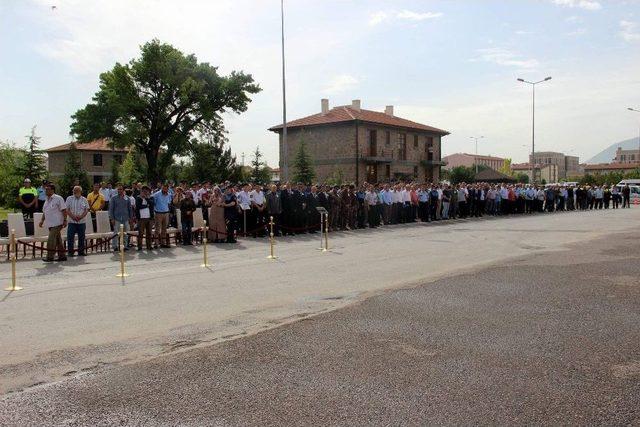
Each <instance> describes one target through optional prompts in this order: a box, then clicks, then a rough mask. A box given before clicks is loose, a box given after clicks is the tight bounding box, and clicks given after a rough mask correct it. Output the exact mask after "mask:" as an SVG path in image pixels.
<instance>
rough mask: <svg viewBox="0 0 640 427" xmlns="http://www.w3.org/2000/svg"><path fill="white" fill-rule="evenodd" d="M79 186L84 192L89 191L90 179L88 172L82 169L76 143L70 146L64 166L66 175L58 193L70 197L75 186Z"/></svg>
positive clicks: (60, 183)
mask: <svg viewBox="0 0 640 427" xmlns="http://www.w3.org/2000/svg"><path fill="white" fill-rule="evenodd" d="M74 185H79V186H81V187H82V191H83V192H85V193H86V192H87V191H89V185H90V184H89V177H88V176H87V172H85V171H84V170H83V169H82V163H81V162H80V154H78V148H77V147H76V144H75V143H74V142H72V143H71V145H70V146H69V154H68V155H67V160H66V161H65V164H64V175H62V178H60V181H59V182H58V187H57V188H56V192H57V193H58V194H60V195H62V196H65V197H66V196H68V195H70V194H71V193H72V190H73V186H74Z"/></svg>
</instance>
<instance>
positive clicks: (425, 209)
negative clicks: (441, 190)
mask: <svg viewBox="0 0 640 427" xmlns="http://www.w3.org/2000/svg"><path fill="white" fill-rule="evenodd" d="M418 216H419V217H420V220H421V221H422V222H427V221H429V204H428V203H427V202H418Z"/></svg>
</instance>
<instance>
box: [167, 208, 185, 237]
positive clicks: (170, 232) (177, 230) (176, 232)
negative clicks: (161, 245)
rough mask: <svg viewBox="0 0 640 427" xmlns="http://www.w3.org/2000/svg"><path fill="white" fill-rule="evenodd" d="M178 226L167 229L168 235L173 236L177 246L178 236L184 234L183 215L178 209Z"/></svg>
mask: <svg viewBox="0 0 640 427" xmlns="http://www.w3.org/2000/svg"><path fill="white" fill-rule="evenodd" d="M176 225H177V227H167V234H168V235H169V236H171V235H173V237H174V239H175V241H176V245H177V244H178V236H179V235H180V234H181V233H182V213H181V212H180V209H178V208H176ZM169 240H171V237H169Z"/></svg>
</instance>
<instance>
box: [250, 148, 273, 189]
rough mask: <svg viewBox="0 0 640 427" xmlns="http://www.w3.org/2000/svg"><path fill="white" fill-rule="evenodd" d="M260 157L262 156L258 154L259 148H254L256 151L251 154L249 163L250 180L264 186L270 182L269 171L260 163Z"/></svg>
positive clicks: (264, 164)
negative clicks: (251, 158)
mask: <svg viewBox="0 0 640 427" xmlns="http://www.w3.org/2000/svg"><path fill="white" fill-rule="evenodd" d="M262 157H263V154H262V153H261V152H260V147H256V151H254V152H253V160H252V161H251V175H250V179H251V181H253V182H256V183H258V184H265V183H267V182H269V181H271V169H269V167H267V164H266V163H265V162H263V161H262Z"/></svg>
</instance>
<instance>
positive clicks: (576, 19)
mask: <svg viewBox="0 0 640 427" xmlns="http://www.w3.org/2000/svg"><path fill="white" fill-rule="evenodd" d="M565 21H566V22H568V23H570V24H578V23H580V22H582V21H584V19H583V18H582V17H581V16H576V15H571V16H569V17H567V18H566V19H565Z"/></svg>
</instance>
